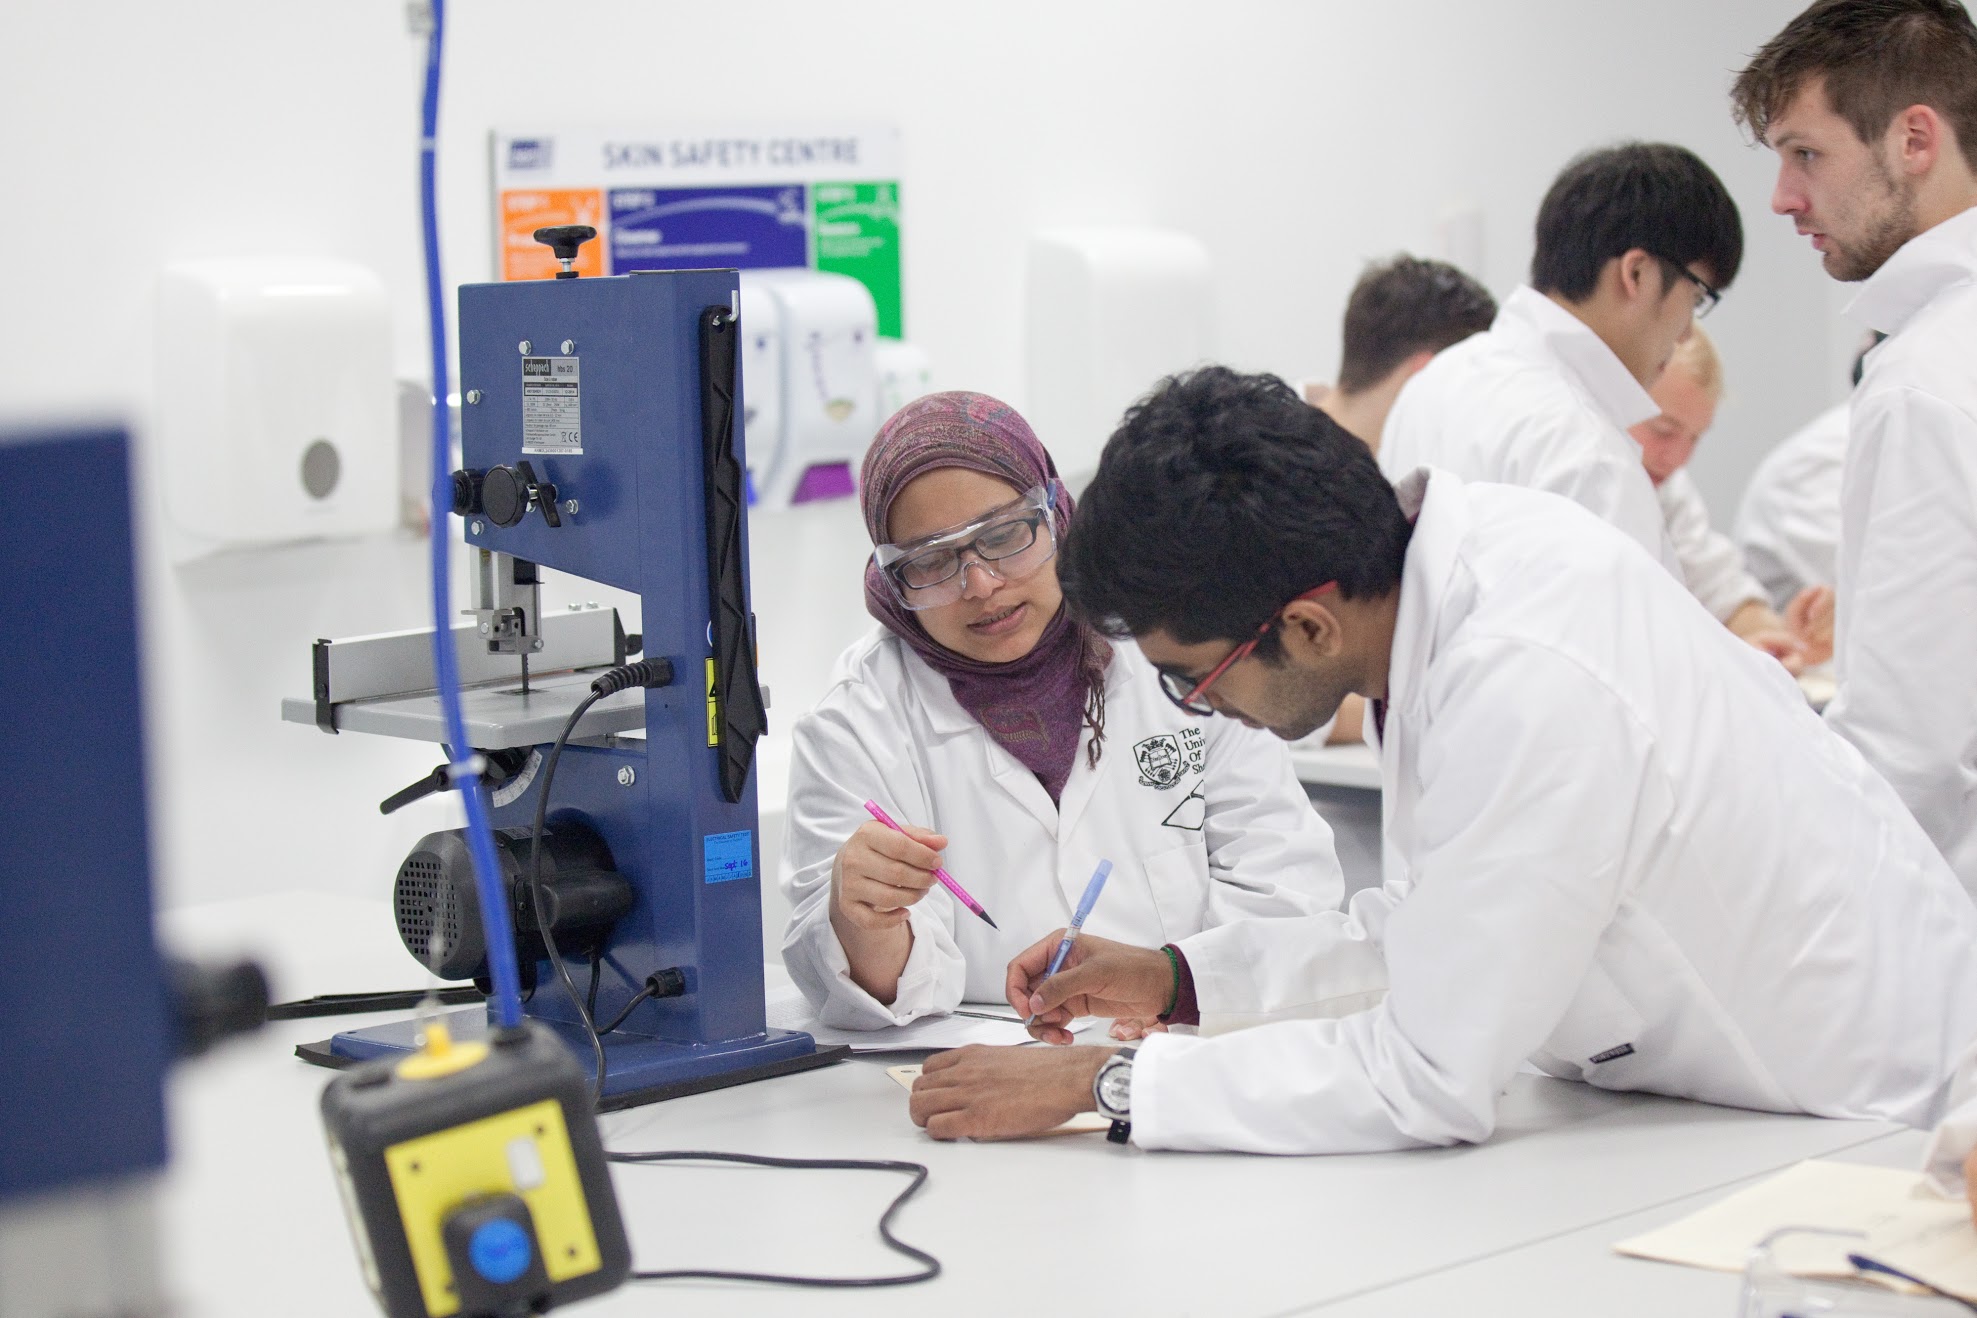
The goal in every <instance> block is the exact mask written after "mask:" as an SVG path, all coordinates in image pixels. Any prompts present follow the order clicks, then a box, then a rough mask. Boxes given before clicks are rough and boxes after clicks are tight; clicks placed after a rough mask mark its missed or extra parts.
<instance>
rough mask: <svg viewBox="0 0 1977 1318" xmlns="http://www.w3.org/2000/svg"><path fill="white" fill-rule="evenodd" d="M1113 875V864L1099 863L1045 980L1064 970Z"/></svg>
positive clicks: (1073, 914) (1034, 1021) (1107, 861)
mask: <svg viewBox="0 0 1977 1318" xmlns="http://www.w3.org/2000/svg"><path fill="white" fill-rule="evenodd" d="M1111 875H1112V862H1111V861H1109V860H1101V861H1099V862H1098V868H1097V869H1095V870H1093V871H1092V873H1091V881H1090V882H1089V883H1087V884H1085V895H1084V896H1082V897H1080V898H1078V909H1077V910H1076V911H1074V912H1073V913H1072V915H1071V927H1070V928H1069V929H1066V930H1065V931H1064V937H1063V939H1062V940H1061V941H1060V942H1059V943H1058V944H1057V950H1056V951H1055V952H1053V953H1052V954H1051V957H1050V969H1048V970H1046V971H1044V972H1043V978H1044V979H1049V978H1050V977H1051V976H1053V975H1055V974H1056V973H1057V972H1058V971H1060V970H1062V969H1063V968H1064V958H1065V957H1067V956H1069V955H1071V944H1073V943H1075V942H1077V941H1078V935H1079V934H1081V933H1083V932H1084V928H1085V917H1086V916H1088V915H1090V914H1091V908H1092V907H1094V906H1096V905H1098V894H1100V893H1101V892H1104V891H1105V880H1106V879H1108V878H1110V877H1111ZM1037 982H1038V983H1042V982H1043V981H1042V980H1039V981H1037ZM1036 1023H1037V1018H1036V1017H1034V1016H1032V1017H1030V1018H1029V1019H1028V1020H1026V1021H1024V1022H1023V1024H1025V1025H1035V1024H1036Z"/></svg>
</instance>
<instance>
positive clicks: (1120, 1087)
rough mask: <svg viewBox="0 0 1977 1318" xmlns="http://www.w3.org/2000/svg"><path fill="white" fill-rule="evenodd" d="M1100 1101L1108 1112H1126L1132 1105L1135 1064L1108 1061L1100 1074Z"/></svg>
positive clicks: (1108, 1113)
mask: <svg viewBox="0 0 1977 1318" xmlns="http://www.w3.org/2000/svg"><path fill="white" fill-rule="evenodd" d="M1098 1101H1099V1104H1100V1105H1101V1106H1102V1107H1103V1108H1104V1109H1105V1111H1106V1114H1107V1115H1108V1116H1109V1115H1112V1114H1115V1113H1124V1112H1126V1111H1128V1110H1129V1109H1130V1108H1131V1107H1132V1101H1133V1064H1132V1063H1131V1062H1107V1063H1106V1065H1105V1069H1104V1070H1103V1071H1100V1072H1099V1074H1098Z"/></svg>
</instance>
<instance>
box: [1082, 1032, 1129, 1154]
mask: <svg viewBox="0 0 1977 1318" xmlns="http://www.w3.org/2000/svg"><path fill="white" fill-rule="evenodd" d="M1135 1051H1137V1050H1136V1049H1132V1048H1121V1049H1120V1050H1119V1051H1118V1052H1116V1053H1113V1054H1112V1056H1110V1057H1108V1058H1106V1059H1105V1064H1104V1065H1102V1066H1100V1067H1099V1068H1098V1074H1097V1075H1095V1076H1093V1077H1092V1081H1091V1098H1092V1103H1093V1104H1094V1105H1095V1106H1096V1107H1097V1108H1098V1112H1099V1115H1100V1116H1104V1117H1110V1118H1112V1129H1111V1131H1110V1132H1108V1133H1107V1135H1106V1138H1107V1139H1109V1140H1111V1141H1112V1142H1113V1143H1114V1144H1124V1143H1125V1142H1126V1141H1127V1140H1128V1139H1129V1138H1131V1136H1132V1133H1133V1053H1134V1052H1135Z"/></svg>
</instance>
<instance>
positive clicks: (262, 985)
mask: <svg viewBox="0 0 1977 1318" xmlns="http://www.w3.org/2000/svg"><path fill="white" fill-rule="evenodd" d="M165 984H166V989H167V992H168V994H169V996H170V999H171V1016H172V1023H173V1025H174V1026H175V1027H176V1028H175V1030H174V1031H173V1033H174V1035H175V1038H174V1043H175V1045H176V1048H177V1052H178V1055H179V1056H180V1057H182V1058H184V1057H197V1056H199V1054H201V1053H203V1052H205V1051H206V1050H207V1049H208V1048H211V1047H212V1046H213V1045H214V1044H216V1043H218V1042H219V1041H220V1040H222V1039H229V1038H232V1037H233V1036H234V1035H236V1034H245V1033H247V1032H248V1031H250V1030H258V1029H260V1028H261V1025H262V1024H263V1023H264V1022H265V1021H266V1020H267V1019H268V979H267V976H266V975H264V974H262V973H261V967H259V966H257V965H255V964H254V963H253V962H252V961H237V962H234V963H232V964H227V965H207V964H205V963H202V962H197V961H188V960H186V959H184V958H182V957H168V958H166V961H165Z"/></svg>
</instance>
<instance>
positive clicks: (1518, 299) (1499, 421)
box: [1379, 287, 1681, 576]
mask: <svg viewBox="0 0 1977 1318" xmlns="http://www.w3.org/2000/svg"><path fill="white" fill-rule="evenodd" d="M1660 411H1661V409H1660V408H1659V407H1658V406H1656V404H1655V401H1654V399H1653V398H1651V397H1649V396H1648V391H1647V390H1645V389H1643V388H1641V385H1640V382H1639V381H1638V380H1636V379H1634V377H1633V376H1632V375H1630V374H1629V373H1628V371H1627V368H1626V367H1625V366H1623V365H1622V364H1621V362H1620V359H1619V358H1618V357H1616V356H1614V355H1613V350H1612V349H1611V348H1609V347H1607V346H1606V344H1605V342H1604V341H1602V340H1601V339H1600V337H1599V335H1597V334H1595V333H1593V332H1592V330H1591V329H1590V328H1588V327H1587V325H1586V323H1585V322H1584V321H1582V320H1580V319H1579V318H1578V317H1577V316H1575V315H1573V314H1572V313H1571V312H1569V311H1567V310H1566V309H1565V308H1563V307H1561V306H1559V305H1558V304H1557V303H1556V302H1553V301H1552V300H1551V299H1550V298H1548V297H1546V296H1545V295H1544V294H1542V293H1540V292H1538V291H1537V290H1536V289H1534V288H1529V287H1524V288H1519V289H1518V290H1517V291H1516V292H1514V293H1512V294H1511V295H1510V296H1509V297H1508V298H1505V299H1504V303H1503V307H1502V308H1501V309H1500V310H1499V311H1498V312H1497V317H1496V321H1495V323H1494V324H1492V325H1491V326H1490V328H1489V330H1488V332H1487V333H1483V334H1475V335H1471V336H1470V337H1469V338H1467V339H1464V340H1463V341H1462V342H1461V343H1458V344H1456V345H1455V346H1453V347H1451V348H1445V349H1443V350H1442V351H1441V352H1439V353H1436V354H1435V357H1434V360H1432V361H1430V362H1429V363H1428V364H1427V365H1426V366H1425V367H1423V368H1422V369H1421V370H1420V371H1419V372H1418V373H1416V374H1415V376H1414V378H1413V379H1411V380H1409V381H1408V382H1407V383H1406V384H1405V385H1404V386H1402V388H1401V391H1400V396H1399V397H1398V398H1397V399H1395V400H1394V406H1393V410H1392V411H1391V412H1389V413H1388V414H1387V424H1386V427H1385V429H1384V430H1382V431H1381V439H1380V454H1379V456H1380V470H1381V471H1383V472H1385V473H1386V475H1387V479H1388V480H1391V481H1399V480H1400V479H1401V478H1402V477H1404V476H1406V475H1407V474H1408V473H1409V472H1411V471H1414V470H1415V469H1416V468H1418V467H1435V468H1437V469H1439V470H1443V471H1448V472H1452V473H1454V474H1455V475H1457V476H1460V477H1461V478H1462V479H1463V480H1471V481H1496V482H1499V483H1501V484H1504V485H1522V486H1525V487H1526V488H1528V489H1533V490H1549V491H1551V492H1552V493H1553V494H1562V495H1564V496H1565V497H1566V498H1568V499H1570V500H1572V502H1574V503H1576V504H1579V505H1581V506H1582V507H1584V508H1586V509H1588V510H1590V511H1591V512H1592V513H1593V514H1594V515H1595V516H1597V517H1599V518H1601V519H1602V520H1604V521H1607V522H1611V523H1612V524H1613V525H1615V526H1617V527H1619V528H1620V529H1621V530H1622V531H1623V532H1625V533H1626V534H1627V535H1630V536H1632V537H1633V538H1634V539H1635V540H1636V541H1638V542H1639V543H1640V545H1641V546H1642V547H1643V548H1645V549H1646V550H1647V551H1648V552H1649V553H1650V554H1652V555H1654V556H1655V557H1656V558H1658V559H1660V560H1661V562H1662V564H1663V565H1664V566H1666V567H1667V568H1668V570H1669V571H1670V572H1673V573H1675V574H1676V575H1677V576H1680V575H1681V566H1680V564H1679V563H1678V562H1677V561H1676V558H1675V551H1674V547H1673V545H1671V544H1670V543H1669V539H1668V531H1667V527H1666V525H1665V523H1664V520H1663V518H1662V513H1661V506H1660V504H1659V503H1657V502H1656V501H1655V497H1654V482H1653V481H1651V480H1649V479H1648V474H1647V471H1646V470H1645V469H1644V468H1643V467H1642V466H1641V446H1640V445H1639V444H1636V443H1635V442H1634V438H1633V436H1631V435H1629V434H1628V433H1627V431H1628V429H1629V428H1630V427H1632V426H1637V425H1639V424H1640V423H1641V422H1643V421H1646V420H1647V419H1648V418H1650V417H1653V416H1656V415H1658V414H1659V413H1660Z"/></svg>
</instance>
